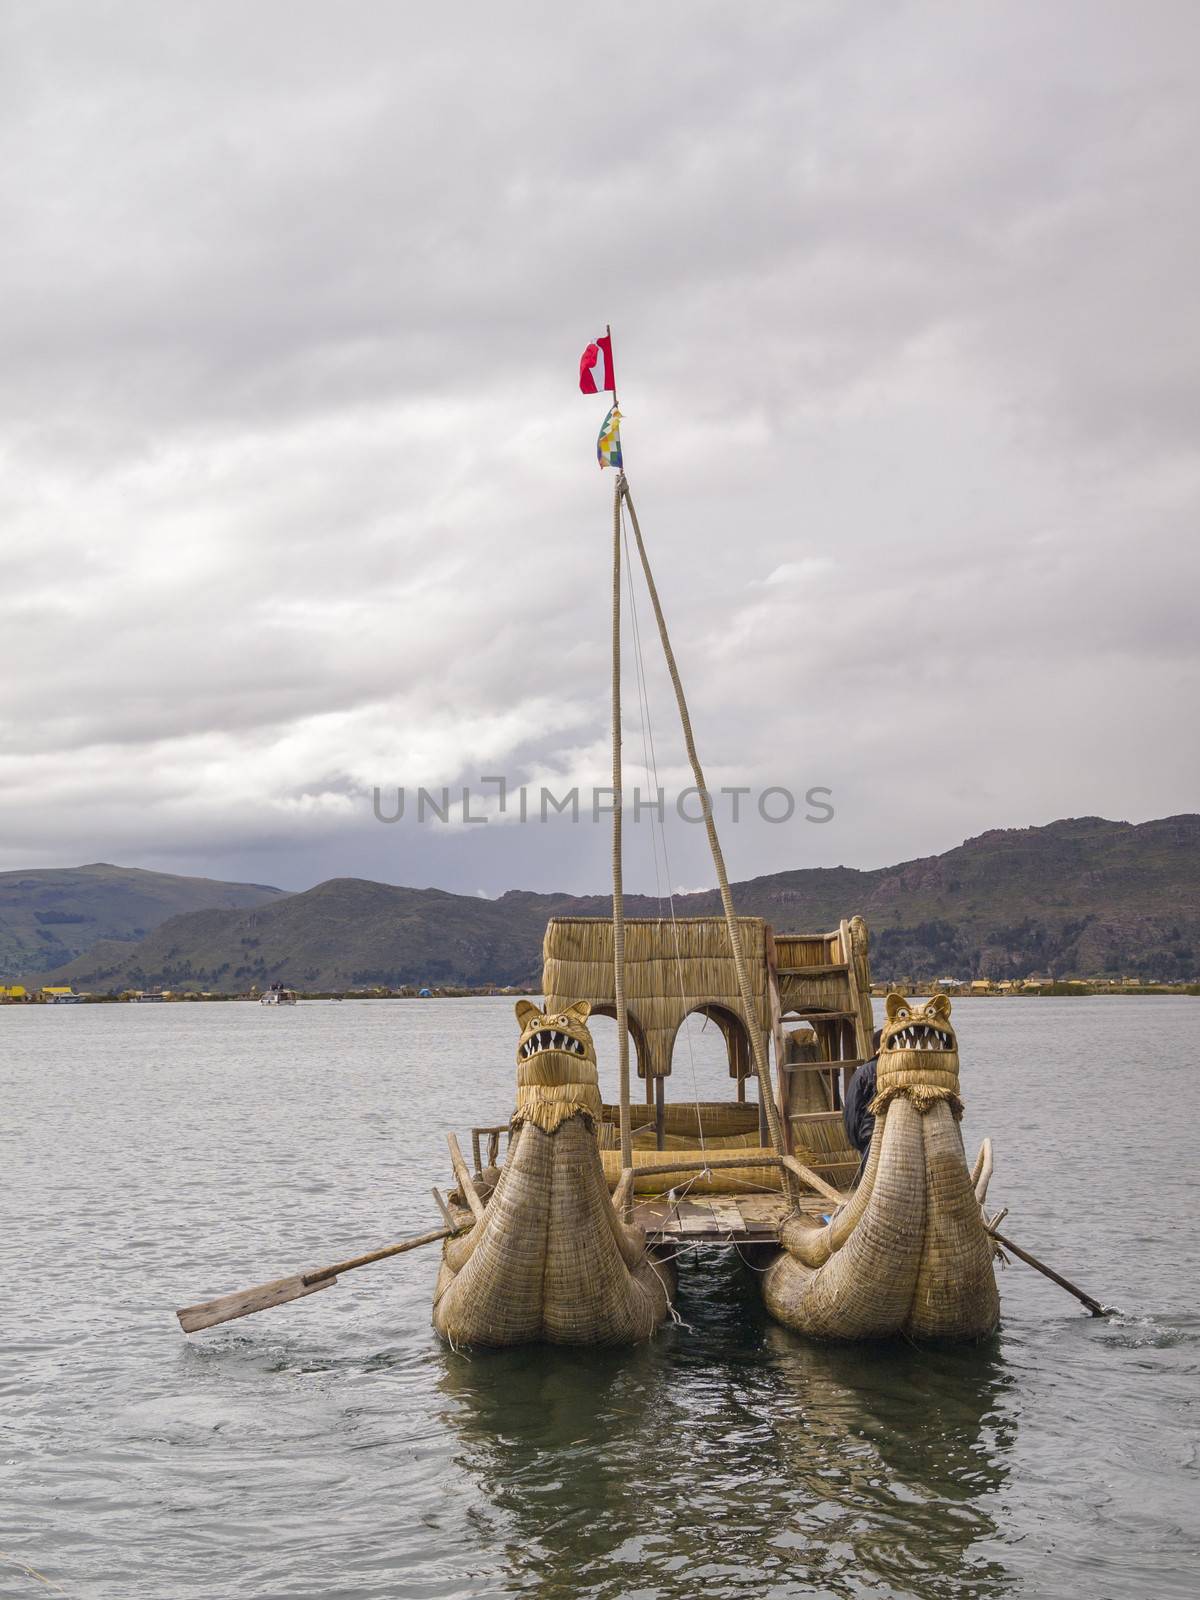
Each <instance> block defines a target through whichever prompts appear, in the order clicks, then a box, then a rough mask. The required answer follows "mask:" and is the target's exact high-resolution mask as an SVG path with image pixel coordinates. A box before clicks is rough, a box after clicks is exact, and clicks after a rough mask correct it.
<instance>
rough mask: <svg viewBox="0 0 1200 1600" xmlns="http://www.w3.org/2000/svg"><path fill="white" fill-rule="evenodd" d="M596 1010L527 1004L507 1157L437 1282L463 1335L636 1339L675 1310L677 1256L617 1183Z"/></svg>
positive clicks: (439, 1301)
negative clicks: (614, 1194)
mask: <svg viewBox="0 0 1200 1600" xmlns="http://www.w3.org/2000/svg"><path fill="white" fill-rule="evenodd" d="M588 1010H589V1007H588V1005H587V1003H586V1002H581V1003H579V1004H576V1005H573V1006H570V1007H567V1008H566V1009H565V1010H564V1011H563V1012H562V1013H560V1014H547V1013H543V1012H539V1011H538V1010H537V1008H536V1007H534V1006H532V1005H530V1004H529V1003H528V1002H527V1001H521V1002H520V1004H519V1005H518V1007H517V1015H518V1018H519V1019H520V1020H521V1022H522V1023H523V1029H522V1036H521V1044H520V1047H519V1050H518V1056H517V1082H518V1088H517V1111H516V1114H515V1115H514V1117H513V1123H512V1137H511V1140H510V1143H509V1148H508V1154H507V1159H506V1160H505V1163H504V1166H503V1168H502V1169H501V1170H500V1172H499V1174H498V1176H497V1179H496V1183H495V1188H494V1189H493V1191H492V1194H491V1196H490V1197H489V1199H488V1201H487V1204H486V1206H485V1207H484V1208H483V1214H482V1216H481V1217H479V1218H478V1220H477V1221H476V1222H475V1224H474V1226H473V1227H472V1229H471V1231H470V1232H469V1233H467V1234H464V1235H461V1236H459V1237H457V1238H453V1239H448V1240H447V1241H446V1243H445V1246H444V1247H443V1255H442V1265H441V1270H440V1272H439V1274H438V1281H437V1287H436V1290H435V1293H434V1306H433V1324H434V1327H435V1328H436V1329H437V1331H438V1332H439V1333H440V1334H441V1335H442V1336H443V1337H444V1338H446V1339H447V1340H449V1341H450V1342H451V1343H452V1344H455V1345H491V1346H504V1345H516V1344H533V1343H539V1342H544V1343H548V1344H578V1345H622V1344H635V1343H637V1342H638V1341H640V1340H643V1339H648V1338H649V1337H650V1335H651V1334H652V1333H653V1332H654V1330H655V1328H657V1327H658V1325H659V1323H660V1322H662V1321H663V1320H664V1319H665V1318H666V1317H667V1316H668V1314H669V1312H670V1295H671V1292H672V1291H673V1288H674V1269H673V1267H672V1266H670V1265H669V1264H668V1263H666V1262H660V1261H656V1260H655V1259H654V1256H653V1255H652V1254H651V1252H650V1250H649V1248H648V1246H647V1243H646V1235H645V1231H644V1230H643V1229H640V1228H633V1227H630V1226H628V1225H627V1224H626V1223H625V1222H623V1221H622V1220H621V1218H620V1216H619V1215H618V1212H617V1209H616V1206H615V1205H614V1203H613V1200H612V1198H611V1197H610V1195H609V1191H608V1182H607V1180H606V1178H605V1175H604V1166H603V1163H602V1161H601V1159H600V1148H599V1144H598V1141H597V1135H596V1130H597V1127H598V1125H599V1123H600V1119H601V1103H600V1092H599V1088H598V1085H597V1074H596V1058H595V1051H594V1048H593V1045H592V1040H591V1035H590V1033H589V1031H588V1028H587V1024H586V1020H585V1019H586V1017H587V1015H588Z"/></svg>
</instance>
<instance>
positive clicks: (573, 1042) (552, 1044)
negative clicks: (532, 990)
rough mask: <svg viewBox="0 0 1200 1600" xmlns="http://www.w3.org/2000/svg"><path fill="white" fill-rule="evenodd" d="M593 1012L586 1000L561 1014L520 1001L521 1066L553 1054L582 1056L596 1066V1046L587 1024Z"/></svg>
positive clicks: (518, 1006) (571, 1006)
mask: <svg viewBox="0 0 1200 1600" xmlns="http://www.w3.org/2000/svg"><path fill="white" fill-rule="evenodd" d="M591 1010H592V1008H591V1006H590V1005H589V1003H588V1002H587V1001H586V1000H576V1001H575V1003H574V1004H573V1005H569V1006H564V1007H563V1009H562V1010H561V1011H539V1010H538V1008H537V1006H535V1005H533V1004H532V1003H531V1002H530V1001H528V1000H518V1001H517V1021H518V1022H519V1023H520V1024H521V1040H520V1043H519V1044H518V1046H517V1062H518V1064H520V1063H521V1062H523V1061H529V1060H531V1059H532V1058H533V1057H534V1056H541V1055H545V1054H546V1053H547V1052H551V1053H556V1054H558V1055H566V1056H574V1057H582V1058H583V1059H584V1060H585V1061H590V1062H592V1064H593V1065H595V1061H596V1047H595V1045H594V1044H593V1043H592V1036H591V1034H590V1032H589V1031H588V1025H587V1019H588V1017H589V1016H590V1015H591Z"/></svg>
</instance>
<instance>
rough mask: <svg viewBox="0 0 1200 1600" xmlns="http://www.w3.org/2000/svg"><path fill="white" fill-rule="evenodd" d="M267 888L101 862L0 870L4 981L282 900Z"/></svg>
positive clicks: (278, 893) (0, 943)
mask: <svg viewBox="0 0 1200 1600" xmlns="http://www.w3.org/2000/svg"><path fill="white" fill-rule="evenodd" d="M282 896H283V890H282V889H271V888H268V887H267V886H266V885H265V884H261V883H220V882H217V881H216V880H215V879H212V878H181V877H176V876H174V875H173V874H172V873H168V872H144V871H142V869H141V868H140V867H114V866H111V865H110V864H109V863H108V862H106V861H99V862H95V863H93V864H92V865H91V866H87V867H39V868H36V869H32V870H29V871H25V872H0V982H3V981H5V980H6V979H7V980H8V981H11V980H12V979H14V978H17V979H20V978H22V977H24V976H26V975H28V974H31V973H41V972H49V971H51V970H53V969H56V968H58V967H62V966H65V965H66V964H67V963H68V962H69V961H73V960H74V959H75V958H76V957H77V956H80V955H82V954H83V953H84V951H86V950H90V949H92V948H93V946H95V945H96V944H97V943H98V942H99V941H101V940H115V941H119V947H120V948H121V949H123V950H125V951H126V952H128V950H129V948H130V944H131V942H133V941H136V940H138V939H142V938H144V937H145V936H146V934H148V933H150V932H152V931H153V930H154V929H155V928H157V927H158V926H159V925H160V924H161V923H163V922H165V921H167V919H168V918H170V917H176V916H180V915H186V914H187V913H189V912H194V911H206V910H219V911H241V910H245V909H246V908H248V907H250V906H259V905H265V904H267V903H268V902H269V901H271V900H279V899H281V898H282Z"/></svg>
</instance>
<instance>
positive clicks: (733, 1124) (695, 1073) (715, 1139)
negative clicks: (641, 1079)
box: [661, 1003, 764, 1148]
mask: <svg viewBox="0 0 1200 1600" xmlns="http://www.w3.org/2000/svg"><path fill="white" fill-rule="evenodd" d="M753 1059H754V1058H753V1051H752V1049H751V1044H750V1035H749V1033H748V1032H747V1029H746V1024H745V1023H744V1022H743V1020H742V1018H741V1017H740V1016H739V1015H738V1014H737V1012H735V1011H733V1010H731V1009H730V1008H729V1007H728V1006H722V1005H717V1004H713V1003H704V1004H699V1005H695V1006H693V1007H692V1008H691V1010H690V1011H689V1012H688V1013H687V1014H686V1016H685V1017H684V1018H683V1021H682V1022H681V1023H680V1024H679V1027H678V1029H677V1030H676V1033H675V1038H674V1041H673V1043H672V1046H671V1076H670V1078H669V1079H668V1080H667V1082H666V1084H665V1085H664V1100H665V1105H664V1108H663V1115H662V1118H661V1122H662V1126H663V1129H664V1133H665V1134H667V1135H670V1134H671V1133H675V1134H678V1135H680V1136H687V1137H689V1138H690V1139H691V1140H692V1141H694V1142H697V1143H700V1142H702V1143H704V1144H705V1145H706V1146H712V1147H714V1148H717V1147H719V1146H720V1145H722V1144H724V1143H725V1142H726V1141H729V1142H731V1143H737V1144H747V1143H748V1144H755V1143H761V1142H764V1141H763V1138H762V1135H761V1134H760V1121H761V1117H760V1113H759V1108H758V1104H757V1100H756V1098H755V1090H754V1089H753V1088H750V1089H749V1091H748V1090H747V1075H748V1073H749V1071H750V1069H751V1068H752V1066H753Z"/></svg>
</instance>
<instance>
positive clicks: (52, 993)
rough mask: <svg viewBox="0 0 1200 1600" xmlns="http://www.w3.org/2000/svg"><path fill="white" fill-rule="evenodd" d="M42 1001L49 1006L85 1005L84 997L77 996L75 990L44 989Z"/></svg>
mask: <svg viewBox="0 0 1200 1600" xmlns="http://www.w3.org/2000/svg"><path fill="white" fill-rule="evenodd" d="M42 1000H43V1003H44V1004H45V1005H48V1006H78V1005H82V1004H83V996H82V995H81V994H76V993H75V991H74V990H73V989H55V990H50V989H43V990H42Z"/></svg>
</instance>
